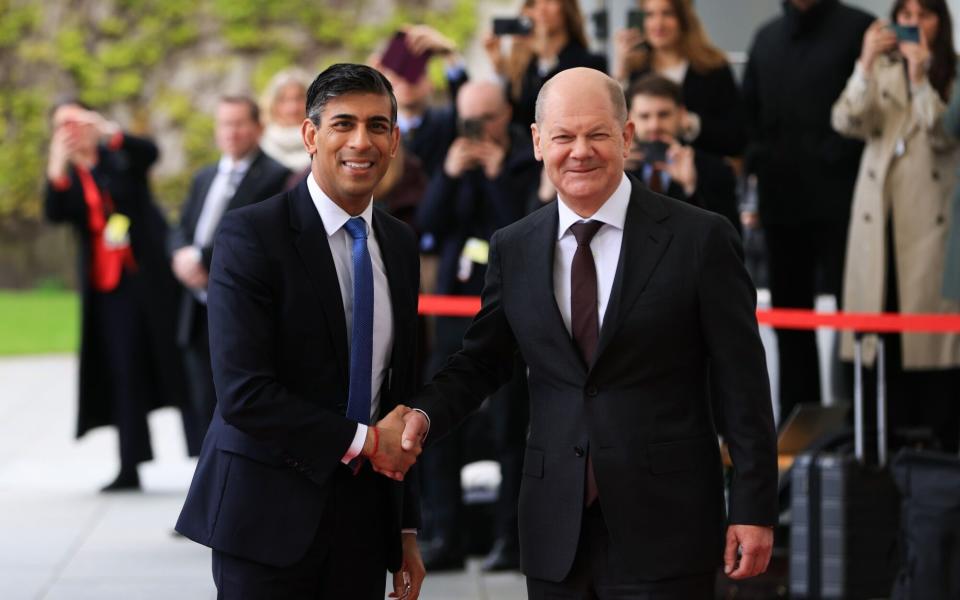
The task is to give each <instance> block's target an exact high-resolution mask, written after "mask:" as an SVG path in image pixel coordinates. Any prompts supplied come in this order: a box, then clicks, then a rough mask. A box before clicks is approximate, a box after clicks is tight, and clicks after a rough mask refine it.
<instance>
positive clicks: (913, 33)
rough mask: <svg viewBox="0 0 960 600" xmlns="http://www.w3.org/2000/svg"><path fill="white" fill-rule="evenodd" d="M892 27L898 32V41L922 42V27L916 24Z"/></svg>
mask: <svg viewBox="0 0 960 600" xmlns="http://www.w3.org/2000/svg"><path fill="white" fill-rule="evenodd" d="M890 29H892V30H893V32H894V33H895V34H897V41H898V42H912V43H914V44H919V43H920V28H919V27H917V26H916V25H891V26H890Z"/></svg>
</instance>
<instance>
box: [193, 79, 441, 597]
mask: <svg viewBox="0 0 960 600" xmlns="http://www.w3.org/2000/svg"><path fill="white" fill-rule="evenodd" d="M396 115H397V105H396V100H395V99H394V97H393V91H392V89H391V87H390V84H389V82H387V80H386V79H385V78H384V77H383V76H382V75H381V74H380V73H378V72H377V71H375V70H373V69H371V68H369V67H365V66H361V65H343V64H341V65H334V66H332V67H330V68H329V69H327V70H326V71H324V72H323V73H321V74H320V75H319V76H318V77H317V79H316V80H315V81H314V82H313V84H312V85H311V87H310V90H309V91H308V94H307V119H306V120H304V122H303V126H302V131H303V140H304V146H305V148H306V150H307V152H309V153H310V155H311V157H312V167H311V173H310V174H309V175H308V176H307V177H306V179H305V180H304V181H303V182H301V183H300V184H299V185H298V186H296V187H295V188H294V189H292V190H290V191H288V192H285V193H283V194H281V195H278V196H275V197H273V198H270V199H269V200H265V201H263V202H260V203H257V204H253V205H251V206H248V207H244V208H240V209H237V210H233V211H230V212H229V213H227V214H226V215H225V217H224V218H223V221H222V223H221V225H220V230H219V233H218V234H217V237H216V241H215V245H214V247H215V250H214V253H213V264H212V267H211V271H210V280H209V287H208V310H209V320H210V321H209V325H210V349H211V354H212V359H213V377H214V383H215V386H216V392H217V398H218V402H217V408H216V411H215V414H214V417H213V421H212V423H211V425H210V429H209V433H208V434H207V437H206V439H205V440H204V446H203V450H202V453H201V456H200V460H199V463H198V465H197V471H196V473H195V474H194V479H193V483H192V484H191V487H190V491H189V493H188V495H187V499H186V503H185V505H184V507H183V511H182V513H181V515H180V519H179V521H178V523H177V531H179V532H180V533H182V534H183V535H185V536H186V537H188V538H190V539H192V540H195V541H197V542H199V543H201V544H204V545H207V546H210V547H211V548H213V573H214V579H215V581H216V585H217V589H218V592H219V594H218V597H219V598H227V599H232V598H284V599H300V598H351V599H370V600H372V599H374V598H382V597H383V595H384V581H385V573H386V571H387V570H390V571H392V572H394V577H393V583H394V595H395V596H397V597H401V598H407V599H408V600H415V599H416V598H417V596H418V594H419V589H420V585H421V582H422V580H423V577H424V570H423V564H422V561H421V559H420V554H419V551H418V550H417V544H416V530H417V528H418V527H419V520H420V515H419V508H418V498H417V495H416V494H417V486H416V481H415V478H414V477H411V475H413V474H414V473H415V472H411V473H408V474H407V477H406V480H405V481H404V477H403V473H406V472H407V470H408V469H409V468H410V466H411V465H412V463H413V461H414V460H415V458H416V456H417V455H418V454H419V448H417V449H415V450H414V451H413V452H404V451H402V450H401V449H400V433H401V431H402V428H403V424H402V421H401V418H402V416H403V414H404V413H405V412H406V411H407V410H409V409H406V408H405V407H404V406H402V405H401V404H400V402H402V401H403V400H404V399H405V398H406V397H407V396H408V395H410V393H411V391H412V390H413V387H414V385H415V383H416V378H415V372H414V356H415V352H414V351H413V348H414V347H415V343H416V310H417V287H418V281H419V267H418V262H417V245H416V239H415V237H414V234H413V232H412V231H411V230H410V229H409V228H408V227H407V226H406V225H404V224H402V223H401V222H400V221H397V220H396V219H393V218H392V217H390V216H388V215H387V214H386V213H383V212H381V211H380V210H378V209H374V208H373V205H372V192H373V190H374V188H375V187H376V185H377V183H378V182H379V181H380V179H381V177H382V176H383V174H384V173H385V172H386V170H387V167H388V166H389V163H390V159H391V158H392V157H393V156H394V155H395V153H396V150H397V145H398V144H399V142H400V136H399V131H398V129H397V127H396ZM383 415H386V417H384V418H383V419H382V420H380V421H379V423H377V419H378V418H379V417H381V416H383ZM373 423H377V426H373V425H372V424H373ZM378 473H379V474H378ZM383 475H387V476H388V477H384V476H383Z"/></svg>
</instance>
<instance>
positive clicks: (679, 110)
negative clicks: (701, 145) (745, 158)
mask: <svg viewBox="0 0 960 600" xmlns="http://www.w3.org/2000/svg"><path fill="white" fill-rule="evenodd" d="M627 98H628V106H629V109H630V120H631V121H633V124H634V126H635V127H636V132H637V133H636V140H637V142H639V144H635V148H634V150H633V157H632V158H633V160H632V161H628V166H627V170H628V171H632V174H633V175H634V176H635V177H637V179H639V180H640V181H643V182H644V183H645V184H646V185H647V187H648V188H650V189H651V190H653V191H656V192H658V193H662V194H665V195H667V196H670V197H671V198H676V199H677V200H683V201H686V202H689V203H690V204H693V205H695V206H699V207H701V208H705V209H707V210H709V211H712V212H715V213H718V214H721V215H723V216H725V217H726V218H727V219H728V220H729V221H730V223H731V224H732V225H733V226H734V227H735V228H736V229H738V230H739V229H740V215H739V212H738V211H737V177H736V175H735V174H734V172H733V168H732V167H731V166H730V165H729V164H727V163H726V162H725V161H724V160H723V159H722V158H720V157H718V156H714V155H712V154H710V153H708V152H704V151H702V150H697V149H695V148H693V147H691V146H684V145H682V144H680V142H679V141H678V138H679V136H680V129H681V124H682V123H683V120H684V114H685V112H686V109H685V108H684V105H683V92H682V90H681V88H680V86H679V85H677V84H676V83H674V82H673V81H671V80H669V79H667V78H666V77H661V76H659V75H647V76H646V77H643V78H642V79H640V80H638V81H637V82H636V83H634V84H633V85H632V86H630V90H629V91H628V92H627ZM657 141H659V142H663V143H665V144H668V149H667V152H666V160H665V161H650V160H646V157H644V156H643V153H642V148H643V143H644V142H657Z"/></svg>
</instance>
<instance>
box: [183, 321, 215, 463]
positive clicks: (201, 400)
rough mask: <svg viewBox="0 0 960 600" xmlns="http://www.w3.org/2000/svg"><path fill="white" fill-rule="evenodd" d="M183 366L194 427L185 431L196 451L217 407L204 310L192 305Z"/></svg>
mask: <svg viewBox="0 0 960 600" xmlns="http://www.w3.org/2000/svg"><path fill="white" fill-rule="evenodd" d="M183 361H184V367H185V368H186V371H187V386H188V388H189V391H190V403H189V404H190V406H189V408H190V409H191V411H192V413H193V417H194V420H195V422H196V427H195V429H194V431H191V432H188V436H192V437H193V438H194V439H191V440H188V445H191V446H192V445H193V444H196V445H197V447H198V448H199V447H200V445H201V444H202V443H203V438H204V436H205V435H207V429H208V428H209V427H210V421H211V420H212V419H213V410H214V408H215V407H216V405H217V394H216V392H215V391H214V387H213V368H212V367H211V365H210V333H209V329H208V325H207V307H206V306H205V305H203V304H200V303H199V302H195V304H194V311H193V324H192V326H191V334H190V341H189V343H188V344H187V346H186V347H185V348H184V351H183Z"/></svg>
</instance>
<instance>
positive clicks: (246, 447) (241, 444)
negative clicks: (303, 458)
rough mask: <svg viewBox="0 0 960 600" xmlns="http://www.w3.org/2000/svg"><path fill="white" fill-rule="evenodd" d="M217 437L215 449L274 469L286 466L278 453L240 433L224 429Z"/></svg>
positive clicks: (229, 428) (235, 430) (233, 429)
mask: <svg viewBox="0 0 960 600" xmlns="http://www.w3.org/2000/svg"><path fill="white" fill-rule="evenodd" d="M218 433H219V435H218V436H217V448H218V449H220V450H224V451H226V452H232V453H234V454H239V455H241V456H245V457H246V458H249V459H250V460H254V461H256V462H259V463H262V464H265V465H271V466H275V467H284V466H287V465H286V463H285V462H284V460H283V458H282V457H281V456H280V454H279V452H277V451H276V450H273V449H271V448H270V447H268V446H267V445H266V444H262V443H260V442H258V441H256V440H255V439H253V438H252V437H250V436H249V435H247V434H245V433H243V432H242V431H240V430H238V429H235V428H232V427H224V428H222V429H220V431H219V432H218Z"/></svg>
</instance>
